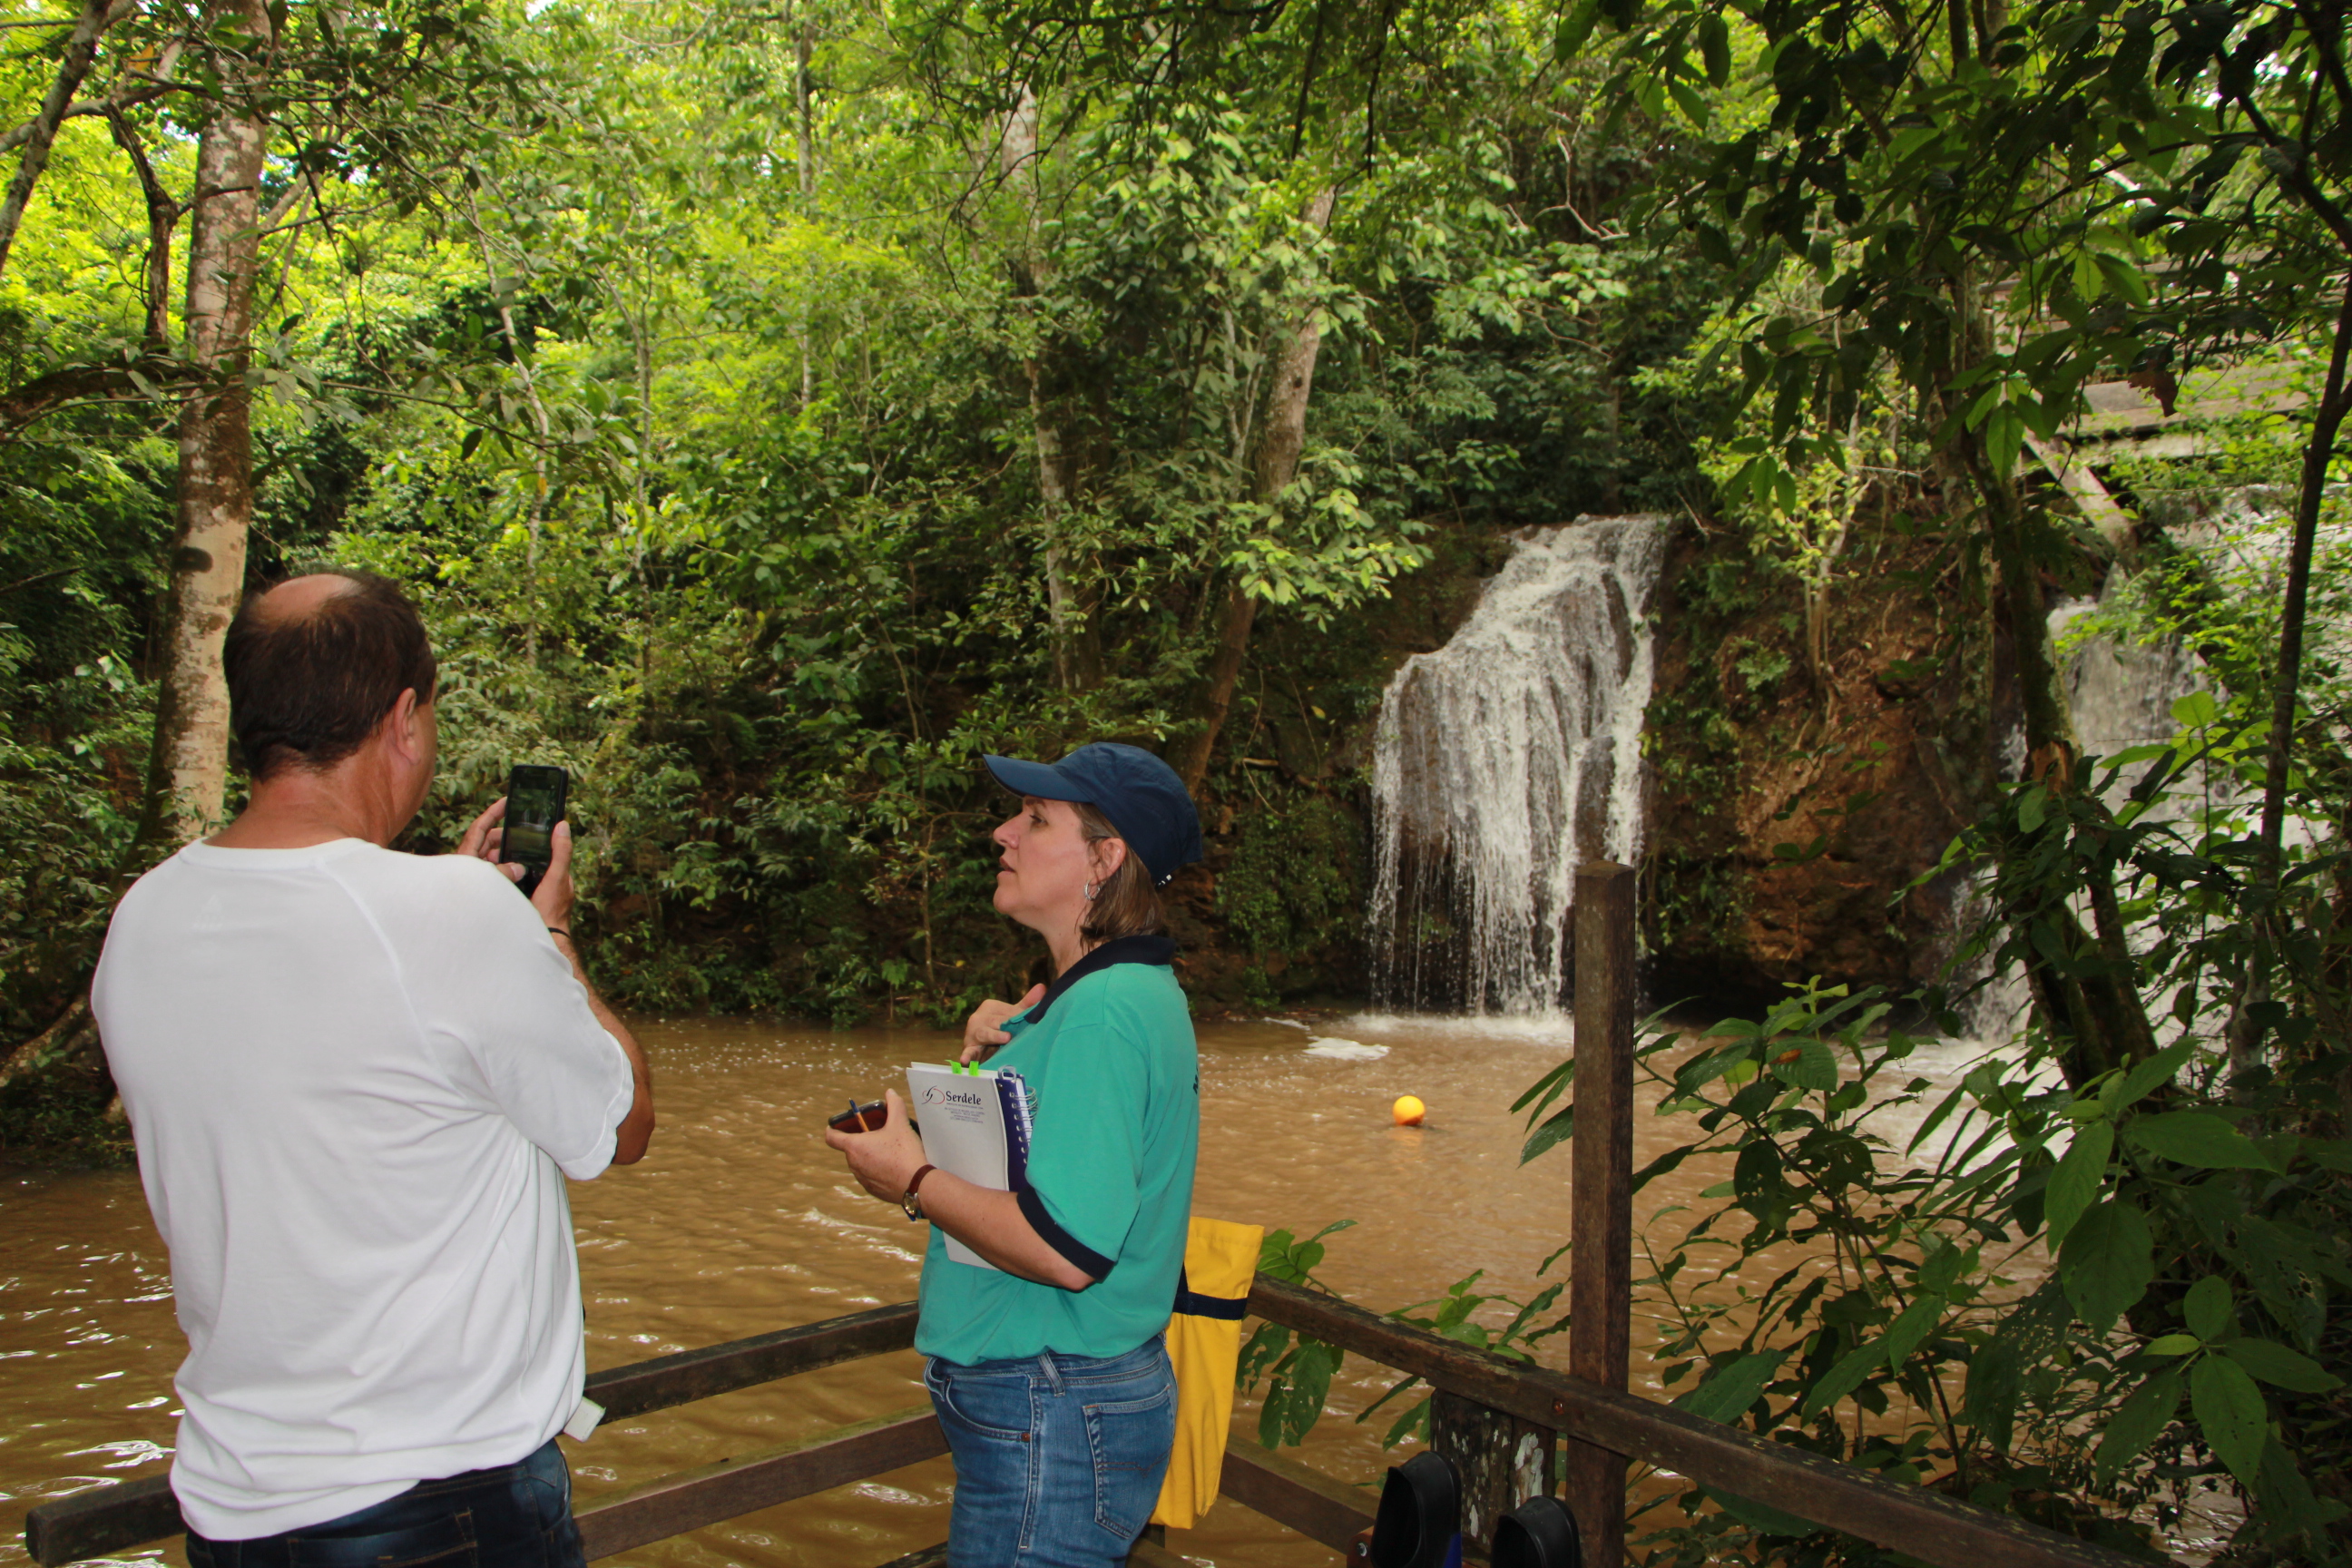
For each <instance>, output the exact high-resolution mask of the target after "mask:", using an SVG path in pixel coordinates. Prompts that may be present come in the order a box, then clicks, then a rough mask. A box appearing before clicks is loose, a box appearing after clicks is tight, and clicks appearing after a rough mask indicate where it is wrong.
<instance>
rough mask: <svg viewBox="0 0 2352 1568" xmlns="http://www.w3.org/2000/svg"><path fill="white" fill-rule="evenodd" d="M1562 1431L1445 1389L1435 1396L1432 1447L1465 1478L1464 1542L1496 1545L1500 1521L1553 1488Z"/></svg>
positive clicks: (1481, 1548)
mask: <svg viewBox="0 0 2352 1568" xmlns="http://www.w3.org/2000/svg"><path fill="white" fill-rule="evenodd" d="M1429 1446H1430V1447H1433V1448H1434V1449H1436V1450H1437V1451H1438V1452H1439V1453H1441V1454H1443V1455H1444V1456H1445V1457H1446V1458H1448V1459H1451V1460H1452V1461H1453V1462H1454V1473H1455V1474H1456V1475H1458V1476H1459V1477H1461V1479H1462V1540H1463V1543H1464V1544H1465V1545H1470V1546H1475V1547H1477V1548H1478V1550H1479V1551H1481V1552H1485V1551H1488V1550H1490V1549H1491V1548H1492V1547H1493V1546H1494V1544H1495V1525H1496V1522H1497V1521H1500V1520H1501V1519H1502V1517H1503V1516H1504V1515H1505V1514H1507V1513H1508V1512H1510V1511H1511V1510H1513V1509H1515V1508H1517V1507H1518V1506H1519V1504H1521V1503H1523V1502H1525V1501H1527V1500H1528V1499H1529V1498H1531V1497H1536V1496H1538V1495H1540V1494H1541V1493H1544V1492H1549V1490H1551V1477H1552V1454H1553V1452H1554V1450H1555V1449H1556V1448H1557V1447H1558V1446H1559V1433H1557V1432H1555V1431H1553V1430H1552V1429H1551V1428H1550V1427H1549V1426H1536V1425H1535V1424H1534V1423H1532V1422H1528V1421H1523V1420H1521V1419H1520V1418H1519V1417H1517V1416H1516V1415H1510V1414H1509V1413H1508V1412H1507V1411H1501V1410H1496V1409H1495V1408H1493V1407H1492V1406H1490V1405H1480V1404H1479V1403H1477V1402H1476V1401H1475V1400H1471V1399H1465V1398H1463V1397H1462V1396H1461V1395H1460V1394H1449V1393H1447V1392H1446V1391H1445V1390H1444V1389H1442V1388H1441V1389H1439V1390H1437V1391H1436V1392H1435V1393H1434V1394H1431V1395H1430V1405H1429Z"/></svg>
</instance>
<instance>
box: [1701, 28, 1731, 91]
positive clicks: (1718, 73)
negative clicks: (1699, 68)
mask: <svg viewBox="0 0 2352 1568" xmlns="http://www.w3.org/2000/svg"><path fill="white" fill-rule="evenodd" d="M1698 52H1699V58H1701V59H1702V60H1704V61H1705V62H1706V79H1707V80H1708V81H1709V82H1710V83H1712V84H1714V85H1715V86H1717V87H1721V86H1722V85H1723V84H1724V83H1725V82H1727V81H1729V80H1730V79H1731V28H1730V27H1729V26H1727V24H1726V23H1725V22H1724V19H1723V16H1722V14H1721V13H1720V12H1717V11H1708V12H1705V13H1703V14H1702V15H1701V16H1699V19H1698Z"/></svg>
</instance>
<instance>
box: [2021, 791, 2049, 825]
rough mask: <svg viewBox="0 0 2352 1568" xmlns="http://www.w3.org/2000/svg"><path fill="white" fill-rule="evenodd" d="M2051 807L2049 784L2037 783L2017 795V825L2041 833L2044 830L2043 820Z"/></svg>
mask: <svg viewBox="0 0 2352 1568" xmlns="http://www.w3.org/2000/svg"><path fill="white" fill-rule="evenodd" d="M2049 809H2050V789H2049V786H2048V785H2046V784H2035V785H2034V786H2033V787H2032V789H2030V790H2027V791H2026V792H2025V793H2024V794H2023V795H2020V796H2018V797H2017V825H2018V826H2020V827H2022V828H2023V829H2025V831H2026V832H2028V833H2039V832H2041V831H2042V820H2043V818H2044V817H2045V816H2048V814H2049Z"/></svg>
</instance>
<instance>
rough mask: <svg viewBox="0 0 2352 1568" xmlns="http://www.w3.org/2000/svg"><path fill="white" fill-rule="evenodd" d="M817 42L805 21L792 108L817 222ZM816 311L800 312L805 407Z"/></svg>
mask: <svg viewBox="0 0 2352 1568" xmlns="http://www.w3.org/2000/svg"><path fill="white" fill-rule="evenodd" d="M813 43H814V35H813V33H812V32H811V30H810V27H809V25H808V23H807V21H806V20H805V19H803V21H802V23H801V32H800V38H799V40H798V42H797V44H796V45H795V54H796V57H797V58H795V60H794V62H793V63H794V69H793V109H794V110H796V111H797V114H798V118H799V122H800V136H799V141H800V149H799V150H800V161H801V215H802V216H803V217H804V218H806V219H809V220H810V221H812V222H813V221H814V219H815V216H816V113H815V110H813V109H812V108H811V107H810V100H809V51H810V48H811V46H812V45H813ZM814 315H815V311H814V309H813V308H811V309H805V310H803V311H802V312H801V406H802V407H803V408H806V407H807V406H808V405H810V404H812V403H814V402H815V401H816V364H815V361H814V352H813V347H814V346H813V343H812V341H811V340H812V339H814V336H815V334H816V323H815V321H814V320H813V318H814Z"/></svg>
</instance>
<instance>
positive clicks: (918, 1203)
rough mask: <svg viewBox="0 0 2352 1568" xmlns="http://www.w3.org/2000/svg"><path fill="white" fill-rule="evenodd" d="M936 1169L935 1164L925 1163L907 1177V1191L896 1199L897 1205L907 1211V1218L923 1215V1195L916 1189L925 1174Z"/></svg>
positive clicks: (918, 1217)
mask: <svg viewBox="0 0 2352 1568" xmlns="http://www.w3.org/2000/svg"><path fill="white" fill-rule="evenodd" d="M938 1169H939V1167H938V1166H937V1165H925V1166H923V1167H922V1168H921V1169H919V1170H918V1171H917V1172H916V1173H914V1174H913V1175H911V1176H909V1177H908V1178H907V1191H906V1192H905V1194H903V1195H901V1196H900V1198H899V1199H898V1206H899V1207H900V1208H902V1209H905V1210H906V1211H907V1217H908V1219H920V1218H922V1217H923V1195H922V1194H921V1193H920V1192H919V1191H918V1190H917V1189H919V1187H921V1186H922V1184H923V1178H924V1177H925V1176H928V1175H929V1174H930V1173H932V1172H933V1171H936V1170H938Z"/></svg>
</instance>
